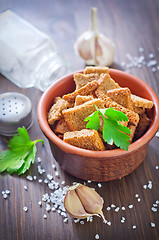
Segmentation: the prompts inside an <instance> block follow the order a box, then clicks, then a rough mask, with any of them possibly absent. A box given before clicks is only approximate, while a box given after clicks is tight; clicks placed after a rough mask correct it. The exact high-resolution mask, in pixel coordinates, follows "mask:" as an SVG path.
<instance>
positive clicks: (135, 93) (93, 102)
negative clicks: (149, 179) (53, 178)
mask: <svg viewBox="0 0 159 240" xmlns="http://www.w3.org/2000/svg"><path fill="white" fill-rule="evenodd" d="M97 107H98V109H109V108H111V109H113V110H114V109H115V110H117V111H121V112H123V113H124V114H125V115H126V116H127V120H128V121H126V122H124V123H123V122H122V123H119V125H120V126H121V124H122V125H123V126H124V127H127V128H129V129H130V134H127V135H129V144H130V145H129V146H128V149H127V150H124V149H125V148H124V147H123V148H124V149H123V148H121V149H120V148H119V145H120V144H119V145H118V144H116V145H117V146H116V145H115V144H114V143H115V142H116V141H115V139H113V140H114V142H111V143H110V142H108V141H107V142H106V141H105V140H104V137H103V135H102V130H101V128H102V126H99V129H89V128H87V127H86V126H87V122H86V121H85V119H86V118H87V117H88V116H91V114H93V113H94V112H95V111H96V108H97ZM38 120H39V124H40V127H41V129H42V131H43V133H44V134H45V136H46V137H47V138H48V140H49V143H50V146H51V150H52V153H53V156H54V158H55V160H56V161H57V162H58V163H59V165H60V166H61V167H62V168H63V169H64V170H65V171H66V172H68V173H69V174H71V175H73V176H75V177H78V178H81V179H84V180H92V181H110V180H114V179H119V178H121V177H124V176H126V175H128V174H130V173H131V172H133V171H134V170H135V169H136V168H137V167H138V166H139V165H140V163H141V162H142V161H143V160H144V158H145V156H146V152H147V146H148V143H149V142H150V140H151V139H152V138H153V137H154V135H155V133H156V132H157V130H158V127H159V100H158V98H157V96H156V94H155V93H154V91H153V90H152V89H151V88H150V87H149V86H148V85H147V84H146V83H145V82H144V81H142V80H140V79H139V78H137V77H135V76H133V75H131V74H128V73H125V72H123V71H120V70H115V69H108V68H93V67H87V68H86V69H85V70H84V71H80V72H76V73H71V74H69V75H67V76H64V77H63V78H61V79H60V80H59V81H57V82H56V83H54V84H53V85H51V86H50V87H49V88H48V89H47V90H46V91H45V92H44V94H43V95H42V97H41V99H40V101H39V104H38ZM100 124H101V120H100ZM120 140H121V141H122V139H120ZM117 142H118V139H117ZM119 142H120V141H119Z"/></svg>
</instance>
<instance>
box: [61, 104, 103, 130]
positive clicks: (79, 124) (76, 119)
mask: <svg viewBox="0 0 159 240" xmlns="http://www.w3.org/2000/svg"><path fill="white" fill-rule="evenodd" d="M95 105H96V106H97V107H98V108H104V101H103V100H101V99H93V100H90V101H88V102H85V103H83V104H82V105H79V106H75V107H73V108H69V109H66V110H64V111H63V112H62V113H63V116H64V118H65V121H66V122H67V125H68V126H69V128H70V130H71V131H78V130H82V129H84V128H86V124H87V122H85V121H84V119H85V118H86V117H88V116H89V115H90V114H92V113H93V112H95V111H96V108H95Z"/></svg>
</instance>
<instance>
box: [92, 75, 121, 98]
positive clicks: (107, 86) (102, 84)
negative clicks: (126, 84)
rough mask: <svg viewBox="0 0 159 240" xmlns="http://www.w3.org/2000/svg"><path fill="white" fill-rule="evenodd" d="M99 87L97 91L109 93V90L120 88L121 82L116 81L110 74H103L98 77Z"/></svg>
mask: <svg viewBox="0 0 159 240" xmlns="http://www.w3.org/2000/svg"><path fill="white" fill-rule="evenodd" d="M98 83H99V87H98V88H97V90H96V92H98V91H99V92H103V93H104V94H107V91H108V90H111V89H115V88H119V87H120V86H119V84H118V83H116V82H115V81H114V80H113V79H112V78H111V77H110V75H109V74H101V75H100V78H99V79H98Z"/></svg>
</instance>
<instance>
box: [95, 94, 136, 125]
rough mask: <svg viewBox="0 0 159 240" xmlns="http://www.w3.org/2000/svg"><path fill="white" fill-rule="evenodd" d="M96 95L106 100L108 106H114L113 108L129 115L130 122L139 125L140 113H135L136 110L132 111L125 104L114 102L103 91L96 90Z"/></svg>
mask: <svg viewBox="0 0 159 240" xmlns="http://www.w3.org/2000/svg"><path fill="white" fill-rule="evenodd" d="M96 95H97V96H98V97H99V98H101V99H102V100H103V101H104V103H105V107H106V108H111V107H112V108H113V109H115V110H117V111H121V112H123V113H125V115H126V116H127V117H128V120H129V123H130V124H132V125H135V126H137V124H138V122H139V115H138V114H137V113H135V112H134V111H132V110H130V109H127V108H124V107H123V106H121V105H120V104H118V103H116V102H114V101H113V100H112V99H111V98H110V97H108V96H106V95H105V94H103V93H102V92H97V91H96Z"/></svg>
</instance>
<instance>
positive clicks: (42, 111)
mask: <svg viewBox="0 0 159 240" xmlns="http://www.w3.org/2000/svg"><path fill="white" fill-rule="evenodd" d="M110 75H111V77H112V78H113V79H114V80H115V81H116V82H117V83H119V85H120V86H121V87H128V88H130V90H131V92H132V93H133V94H136V95H138V96H140V97H144V98H147V99H149V100H151V101H153V102H154V107H153V109H152V110H151V111H149V117H150V118H151V119H152V123H151V126H150V127H149V129H148V131H147V132H146V133H145V134H144V135H143V136H142V137H141V138H140V139H138V140H137V141H135V142H133V143H132V144H130V146H129V150H128V151H124V150H120V149H114V150H107V151H99V152H98V151H92V150H86V149H82V148H78V147H75V146H72V145H69V144H68V143H65V142H63V141H62V140H61V139H60V138H59V137H57V136H56V135H55V133H54V132H53V131H52V129H51V128H50V126H49V124H48V122H47V113H48V111H49V109H50V107H51V106H52V103H53V99H54V98H55V97H57V96H62V95H64V94H67V93H69V92H72V91H74V89H75V84H74V81H73V74H69V75H67V76H64V77H63V78H61V79H60V80H59V81H58V82H56V83H54V84H53V85H52V86H50V87H49V88H48V89H47V90H46V92H44V94H43V95H42V97H41V99H40V101H39V105H38V119H39V124H40V127H41V129H42V131H43V133H44V134H45V136H46V137H47V138H48V140H49V142H50V146H51V150H52V153H53V155H54V157H55V159H56V161H57V162H58V163H59V165H60V166H61V167H62V168H63V169H64V170H65V171H66V172H68V173H69V174H71V175H73V176H75V177H78V178H81V179H85V180H92V181H109V180H114V179H118V178H121V177H124V176H126V175H128V174H129V173H131V172H133V171H134V170H135V169H136V168H137V167H138V166H139V164H140V163H141V162H142V161H143V160H144V158H145V156H146V152H147V146H148V143H149V142H150V140H151V139H152V138H153V136H154V135H155V133H156V132H157V129H158V127H159V101H158V98H157V96H156V94H155V93H154V91H153V90H152V89H151V88H150V87H149V86H148V85H147V84H146V83H145V82H143V81H142V80H140V79H139V78H137V77H135V76H133V75H130V74H128V73H125V72H122V71H119V70H114V69H110Z"/></svg>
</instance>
